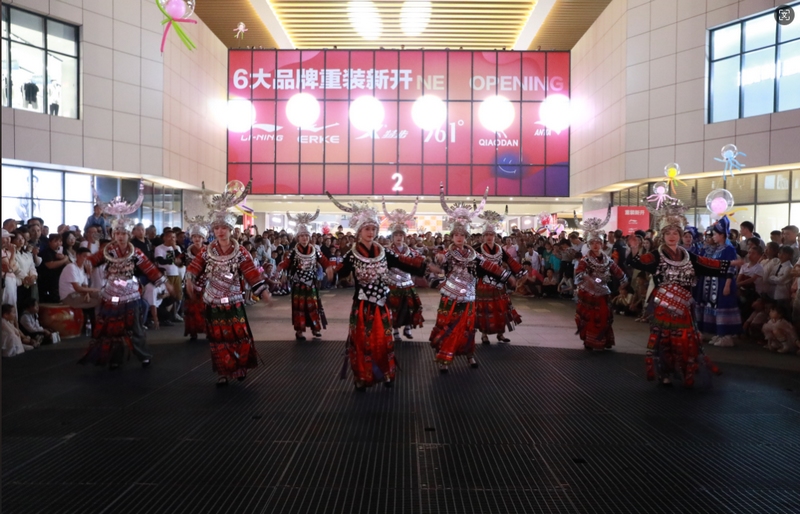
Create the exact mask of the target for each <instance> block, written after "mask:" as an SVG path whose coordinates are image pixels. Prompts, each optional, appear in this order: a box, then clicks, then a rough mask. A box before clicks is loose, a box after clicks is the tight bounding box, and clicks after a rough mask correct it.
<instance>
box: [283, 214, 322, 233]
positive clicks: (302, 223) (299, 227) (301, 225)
mask: <svg viewBox="0 0 800 514" xmlns="http://www.w3.org/2000/svg"><path fill="white" fill-rule="evenodd" d="M318 217H319V207H317V212H315V213H314V214H311V213H309V212H298V213H297V214H295V215H294V217H292V215H291V214H289V211H286V218H287V219H288V220H289V221H294V222H295V227H294V235H295V236H299V235H301V234H306V235H311V233H310V232H309V231H308V224H309V223H311V222H312V221H314V220H315V219H317V218H318Z"/></svg>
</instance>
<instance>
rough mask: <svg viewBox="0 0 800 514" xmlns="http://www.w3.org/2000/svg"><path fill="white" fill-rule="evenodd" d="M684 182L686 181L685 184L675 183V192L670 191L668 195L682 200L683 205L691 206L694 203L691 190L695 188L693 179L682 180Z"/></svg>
mask: <svg viewBox="0 0 800 514" xmlns="http://www.w3.org/2000/svg"><path fill="white" fill-rule="evenodd" d="M684 182H686V185H685V186H683V185H681V184H677V185H676V186H675V192H674V193H673V192H672V191H670V193H669V195H670V196H671V197H673V198H677V199H678V200H680V201H681V202H683V205H686V206H687V207H692V206H694V204H695V201H694V198H695V197H694V193H693V190H694V189H695V187H696V184H695V181H694V180H684Z"/></svg>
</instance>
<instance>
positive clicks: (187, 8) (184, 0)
mask: <svg viewBox="0 0 800 514" xmlns="http://www.w3.org/2000/svg"><path fill="white" fill-rule="evenodd" d="M159 2H160V3H161V5H162V6H163V7H164V10H165V11H167V14H169V15H170V16H172V17H173V18H174V19H176V20H178V19H181V18H188V17H189V16H191V15H192V14H193V13H194V6H195V0H159Z"/></svg>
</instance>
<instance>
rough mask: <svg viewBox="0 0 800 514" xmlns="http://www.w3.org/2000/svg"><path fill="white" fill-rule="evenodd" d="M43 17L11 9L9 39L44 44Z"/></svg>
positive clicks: (30, 43)
mask: <svg viewBox="0 0 800 514" xmlns="http://www.w3.org/2000/svg"><path fill="white" fill-rule="evenodd" d="M43 29H44V18H42V17H41V16H37V15H35V14H30V13H27V12H25V11H20V10H17V9H11V40H12V41H19V42H20V43H26V44H28V45H33V46H38V47H39V48H42V47H43V46H44V30H43Z"/></svg>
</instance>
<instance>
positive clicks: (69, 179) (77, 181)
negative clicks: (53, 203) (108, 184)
mask: <svg viewBox="0 0 800 514" xmlns="http://www.w3.org/2000/svg"><path fill="white" fill-rule="evenodd" d="M64 198H65V199H67V200H73V201H76V202H92V201H94V199H93V198H92V176H91V175H83V174H81V173H66V174H65V175H64Z"/></svg>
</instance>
